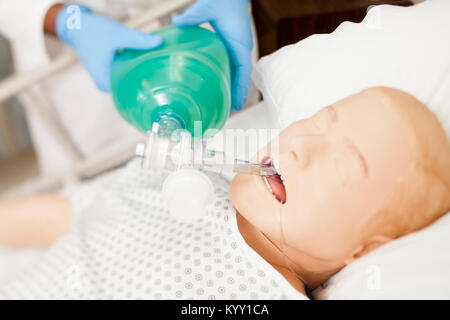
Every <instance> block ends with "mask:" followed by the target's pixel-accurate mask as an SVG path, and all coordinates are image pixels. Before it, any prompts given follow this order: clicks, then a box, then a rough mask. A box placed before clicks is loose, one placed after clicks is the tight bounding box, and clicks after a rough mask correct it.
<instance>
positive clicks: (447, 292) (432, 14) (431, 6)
mask: <svg viewBox="0 0 450 320" xmlns="http://www.w3.org/2000/svg"><path fill="white" fill-rule="evenodd" d="M449 12H450V1H448V0H428V1H426V2H423V3H421V4H418V5H415V6H413V7H408V8H403V7H395V6H386V5H383V6H378V7H375V8H373V9H372V10H370V11H369V13H368V14H367V16H366V18H365V19H364V21H363V22H362V23H361V24H354V23H343V24H342V25H341V26H339V27H338V28H337V29H336V30H335V31H334V32H333V33H332V34H327V35H314V36H311V37H309V38H307V39H305V40H303V41H301V42H299V43H297V44H294V45H290V46H287V47H284V48H282V49H280V50H278V51H277V52H275V53H273V54H271V55H269V56H267V57H264V58H262V59H261V60H260V62H258V64H257V66H256V68H255V72H254V74H253V80H254V82H255V84H256V86H257V87H258V89H260V91H261V92H262V93H263V96H264V100H265V103H266V105H267V106H268V109H269V110H270V111H269V112H270V113H271V115H272V118H273V120H274V121H275V122H277V123H278V125H279V126H280V127H281V128H285V127H286V126H288V125H289V124H291V123H292V122H294V121H296V120H298V119H302V118H306V117H310V116H311V115H313V114H314V113H316V112H317V111H318V110H319V109H321V108H322V107H324V106H327V105H330V104H332V103H334V102H336V101H338V100H340V99H342V98H344V97H347V96H349V95H352V94H355V93H357V92H359V91H361V90H363V89H365V88H368V87H371V86H388V87H392V88H397V89H400V90H403V91H406V92H408V93H410V94H412V95H414V96H415V97H416V98H418V99H420V100H421V101H422V102H423V103H425V104H426V105H427V106H428V107H429V108H430V109H431V110H432V111H433V112H434V113H435V114H436V115H437V117H438V118H439V119H440V121H441V122H442V124H443V126H444V128H445V130H446V132H447V135H448V136H449V137H450V41H449V39H450V18H449ZM314 295H315V297H316V298H318V299H350V298H374V299H388V298H450V215H449V214H447V215H445V216H444V217H443V218H442V219H440V220H439V221H438V222H437V223H435V224H434V225H433V226H430V227H428V228H426V229H424V230H422V231H419V232H417V233H414V234H411V235H408V236H406V237H403V238H401V239H398V240H395V241H393V242H391V243H390V244H388V245H386V246H383V247H381V248H379V249H378V250H375V251H374V252H372V253H371V254H369V255H367V256H365V257H362V258H361V259H359V260H357V261H356V262H354V263H352V264H351V265H349V266H348V267H346V268H344V269H343V270H342V271H340V272H339V273H338V274H336V275H335V276H333V277H332V278H331V279H330V280H329V282H328V283H327V287H326V288H319V289H318V290H316V291H315V292H314Z"/></svg>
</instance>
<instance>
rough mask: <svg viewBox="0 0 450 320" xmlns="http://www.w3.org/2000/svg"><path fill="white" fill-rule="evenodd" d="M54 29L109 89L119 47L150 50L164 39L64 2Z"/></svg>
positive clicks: (103, 88)
mask: <svg viewBox="0 0 450 320" xmlns="http://www.w3.org/2000/svg"><path fill="white" fill-rule="evenodd" d="M77 22H79V24H78V26H77ZM56 32H57V35H58V37H59V39H61V41H63V42H65V43H67V44H68V45H70V46H72V47H73V48H74V49H75V51H76V52H77V53H78V56H79V57H80V59H81V62H82V63H83V65H84V66H85V68H86V69H87V71H88V72H89V74H90V75H91V77H92V79H93V80H94V82H95V84H96V85H97V87H98V88H99V89H100V90H101V91H104V92H110V91H111V82H110V81H111V80H110V75H111V66H112V62H113V60H114V56H115V54H116V52H117V51H118V50H121V49H138V50H150V49H154V48H157V47H159V46H160V45H161V44H162V43H163V39H162V38H161V37H160V36H154V35H149V34H146V33H144V32H141V31H138V30H134V29H131V28H128V27H125V26H123V25H121V24H120V23H118V22H116V21H114V20H111V19H109V18H106V17H103V16H99V15H95V14H93V13H92V11H91V9H90V8H89V7H87V6H84V5H75V6H74V5H67V6H65V7H64V8H63V9H62V10H61V12H60V13H59V15H58V18H57V20H56Z"/></svg>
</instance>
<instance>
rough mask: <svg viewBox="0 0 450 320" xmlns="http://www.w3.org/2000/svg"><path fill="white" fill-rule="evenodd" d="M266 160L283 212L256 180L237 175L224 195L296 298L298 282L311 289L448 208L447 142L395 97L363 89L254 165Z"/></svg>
mask: <svg viewBox="0 0 450 320" xmlns="http://www.w3.org/2000/svg"><path fill="white" fill-rule="evenodd" d="M274 144H277V147H274ZM271 150H278V153H274V154H272V153H271ZM267 156H269V157H270V158H272V159H273V161H275V163H276V164H277V167H278V170H279V172H280V173H281V175H282V176H283V179H284V187H285V191H286V202H285V203H284V204H281V203H280V202H279V201H278V200H277V199H276V198H275V197H274V196H273V195H272V194H271V192H270V191H269V189H268V188H267V187H266V185H265V183H264V182H263V180H262V179H261V178H260V177H257V176H248V175H238V176H236V177H235V179H234V180H233V181H232V184H231V187H230V192H231V196H232V200H233V204H234V206H235V207H236V210H237V211H238V225H239V229H240V231H241V233H242V235H243V237H244V238H245V240H246V241H247V243H248V244H249V245H250V246H251V247H253V248H254V250H255V251H256V252H258V253H259V254H260V255H261V256H262V257H264V258H265V259H266V260H267V261H268V262H269V263H271V264H272V265H273V266H274V267H275V268H277V269H279V271H280V272H281V273H282V274H284V275H285V277H286V278H287V279H288V280H290V281H291V283H292V284H293V285H294V287H296V288H298V289H299V290H302V288H303V283H302V282H303V281H301V280H300V279H304V280H305V282H306V283H308V284H309V286H310V288H311V289H314V288H316V287H317V286H319V285H320V284H322V283H324V282H325V281H326V280H327V279H328V278H329V277H330V276H331V275H333V274H334V273H336V272H338V271H339V270H340V269H342V268H343V267H344V266H345V265H347V264H349V263H351V262H352V261H354V260H355V259H357V258H359V257H361V256H363V255H365V254H367V253H368V252H371V251H372V250H374V249H376V248H377V247H379V246H381V245H383V244H385V243H386V242H387V241H389V240H391V239H394V238H397V237H400V236H403V235H405V234H407V233H409V232H413V231H415V230H418V229H421V228H423V227H425V226H427V225H428V224H430V223H431V222H433V221H434V220H435V219H437V218H438V217H440V216H441V215H443V214H445V213H446V212H448V210H449V209H450V189H449V188H450V144H449V141H448V138H447V136H446V134H445V132H444V130H443V129H442V126H441V125H440V123H439V121H438V120H437V119H436V117H435V116H434V115H433V114H432V113H431V112H430V111H429V110H428V109H427V108H426V107H425V106H424V105H423V104H422V103H421V102H419V101H418V100H416V99H415V98H413V97H412V96H410V95H408V94H406V93H404V92H401V91H398V90H394V89H389V88H381V87H380V88H371V89H367V90H364V91H362V92H361V93H359V94H356V95H354V96H351V97H349V98H346V99H344V100H341V101H339V102H337V103H335V104H334V105H332V106H329V107H326V108H324V109H322V110H321V111H319V112H318V113H317V114H316V115H314V116H313V117H311V118H309V119H306V120H301V121H297V122H295V123H294V124H292V125H291V126H290V127H288V128H287V129H285V130H284V131H283V132H282V133H281V134H280V136H279V137H278V139H275V140H274V141H272V142H271V143H270V144H269V145H268V146H267V147H266V148H265V149H264V150H261V151H260V153H259V154H258V155H257V157H256V159H257V160H259V161H262V159H264V158H266V157H267ZM280 223H281V225H280ZM286 257H287V261H288V263H287V262H286Z"/></svg>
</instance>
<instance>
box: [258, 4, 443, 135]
mask: <svg viewBox="0 0 450 320" xmlns="http://www.w3.org/2000/svg"><path fill="white" fill-rule="evenodd" d="M449 12H450V1H448V0H428V1H425V2H423V3H420V4H417V5H415V6H412V7H407V8H405V7H397V6H388V5H382V6H378V7H374V8H373V9H372V10H370V11H369V13H368V14H367V16H366V18H365V19H364V21H363V22H362V23H360V24H355V23H349V22H345V23H343V24H341V25H340V26H339V27H338V28H337V29H336V30H335V31H334V32H333V33H332V34H322V35H313V36H311V37H309V38H307V39H305V40H303V41H300V42H299V43H297V44H294V45H290V46H286V47H284V48H282V49H280V50H278V51H277V52H275V53H273V54H271V55H269V56H266V57H264V58H262V59H261V60H260V61H259V62H258V63H257V65H256V67H255V71H254V73H253V81H254V82H255V84H256V86H257V87H258V89H259V90H260V91H261V92H262V94H263V96H264V100H265V103H266V105H267V106H268V107H269V109H270V110H271V115H272V117H273V118H274V121H275V122H277V123H278V125H279V126H280V127H281V128H285V127H286V126H288V125H289V124H291V123H292V122H294V121H296V120H298V119H302V118H307V117H310V116H312V115H313V114H314V113H316V112H317V111H318V110H319V109H321V108H322V107H324V106H327V105H330V104H332V103H334V102H336V101H338V100H341V99H343V98H345V97H347V96H350V95H352V94H355V93H357V92H359V91H361V90H363V89H365V88H368V87H372V86H387V87H392V88H396V89H400V90H403V91H406V92H408V93H410V94H412V95H414V96H415V97H416V98H417V99H419V100H421V101H422V102H423V103H425V104H426V105H427V106H428V107H429V108H430V109H431V110H432V111H433V112H434V113H435V114H436V115H437V116H438V118H439V119H440V120H441V122H442V123H443V125H444V127H445V129H446V132H447V134H448V136H449V137H450V41H449V40H450V18H449Z"/></svg>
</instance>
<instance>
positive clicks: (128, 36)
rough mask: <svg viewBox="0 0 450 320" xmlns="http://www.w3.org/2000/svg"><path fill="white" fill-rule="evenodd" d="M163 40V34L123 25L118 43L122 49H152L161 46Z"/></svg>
mask: <svg viewBox="0 0 450 320" xmlns="http://www.w3.org/2000/svg"><path fill="white" fill-rule="evenodd" d="M163 42H164V39H163V38H162V37H161V36H157V35H152V34H147V33H145V32H142V31H139V30H135V29H131V28H128V27H124V26H122V29H121V31H120V35H118V43H117V45H118V46H119V47H120V49H137V50H150V49H155V48H158V47H160V46H161V45H162V44H163Z"/></svg>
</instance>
